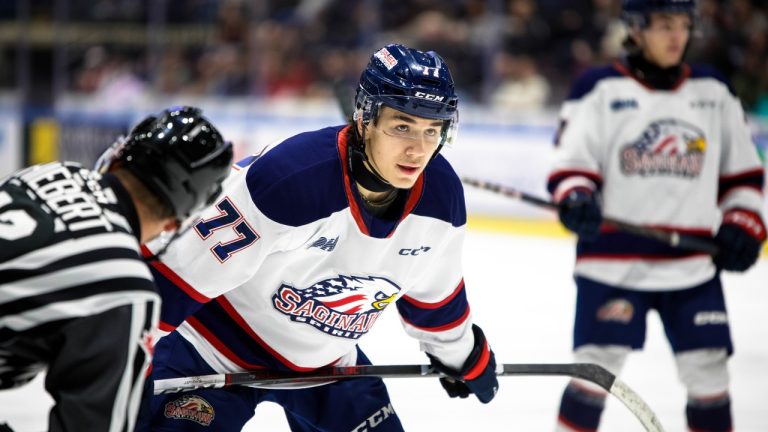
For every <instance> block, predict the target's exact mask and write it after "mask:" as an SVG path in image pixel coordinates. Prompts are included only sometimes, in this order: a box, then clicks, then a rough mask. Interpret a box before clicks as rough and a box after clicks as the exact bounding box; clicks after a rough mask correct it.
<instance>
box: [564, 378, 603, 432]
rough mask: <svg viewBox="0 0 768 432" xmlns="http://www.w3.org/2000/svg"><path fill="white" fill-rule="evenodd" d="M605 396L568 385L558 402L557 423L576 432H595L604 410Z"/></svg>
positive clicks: (574, 385)
mask: <svg viewBox="0 0 768 432" xmlns="http://www.w3.org/2000/svg"><path fill="white" fill-rule="evenodd" d="M605 398H606V395H605V394H598V393H596V392H591V391H589V390H587V389H584V388H582V387H580V386H578V385H576V384H573V383H571V384H568V387H566V388H565V391H564V392H563V398H562V399H561V400H560V413H559V416H558V421H559V422H560V423H562V424H563V425H565V426H566V427H568V428H569V429H573V430H576V431H583V432H587V431H596V430H597V425H598V424H600V415H601V414H602V413H603V408H605Z"/></svg>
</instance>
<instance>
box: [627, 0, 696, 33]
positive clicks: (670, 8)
mask: <svg viewBox="0 0 768 432" xmlns="http://www.w3.org/2000/svg"><path fill="white" fill-rule="evenodd" d="M653 12H671V13H674V12H682V13H687V14H688V15H690V16H691V18H693V17H694V14H695V12H696V0H623V2H622V18H623V19H624V21H625V22H626V23H627V24H629V25H639V26H641V27H645V26H647V25H648V24H649V23H650V14H651V13H653Z"/></svg>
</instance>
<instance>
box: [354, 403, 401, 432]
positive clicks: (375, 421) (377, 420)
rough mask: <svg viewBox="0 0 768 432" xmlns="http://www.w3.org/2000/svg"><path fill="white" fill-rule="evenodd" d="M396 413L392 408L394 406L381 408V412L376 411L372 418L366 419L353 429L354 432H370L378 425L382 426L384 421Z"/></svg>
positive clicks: (388, 405)
mask: <svg viewBox="0 0 768 432" xmlns="http://www.w3.org/2000/svg"><path fill="white" fill-rule="evenodd" d="M394 413H395V409H394V408H392V404H387V405H386V406H383V407H381V409H380V410H378V411H376V412H375V413H373V414H371V416H370V417H368V418H367V419H365V421H364V422H362V423H360V424H359V425H357V427H356V428H354V429H352V432H366V431H369V430H371V429H373V428H375V427H377V426H378V425H380V424H381V423H382V422H383V421H384V420H386V419H387V417H389V416H390V415H392V414H394Z"/></svg>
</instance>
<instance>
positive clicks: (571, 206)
mask: <svg viewBox="0 0 768 432" xmlns="http://www.w3.org/2000/svg"><path fill="white" fill-rule="evenodd" d="M557 204H558V206H559V209H558V215H559V216H560V222H562V223H563V225H565V227H566V228H568V229H569V230H571V231H573V232H575V233H576V234H577V235H578V236H579V237H581V238H582V239H584V240H593V239H595V238H596V237H597V234H598V233H599V232H600V224H601V223H602V221H603V216H602V212H601V211H600V204H599V203H598V200H597V196H596V193H593V192H591V191H588V190H584V189H574V190H572V191H571V192H569V193H568V195H566V196H565V197H564V198H563V199H562V200H560V202H558V203H557Z"/></svg>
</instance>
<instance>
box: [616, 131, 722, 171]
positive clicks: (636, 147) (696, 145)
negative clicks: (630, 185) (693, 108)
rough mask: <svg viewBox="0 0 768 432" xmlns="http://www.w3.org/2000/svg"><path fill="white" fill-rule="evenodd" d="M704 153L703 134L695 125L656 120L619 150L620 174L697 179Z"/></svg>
mask: <svg viewBox="0 0 768 432" xmlns="http://www.w3.org/2000/svg"><path fill="white" fill-rule="evenodd" d="M706 150H707V140H706V138H705V137H704V133H703V132H702V131H701V130H700V129H698V128H697V127H695V126H694V125H692V124H690V123H686V122H683V121H680V120H675V119H663V120H658V121H655V122H653V123H651V124H650V125H648V127H646V128H645V130H644V131H643V132H642V133H641V134H640V137H639V138H638V139H636V140H635V141H633V142H630V143H629V144H627V145H625V146H624V148H623V149H622V150H621V153H620V154H621V170H622V172H624V174H626V175H633V174H638V175H641V176H651V175H674V176H680V177H697V176H698V175H699V173H701V169H702V166H703V165H704V153H705V152H706Z"/></svg>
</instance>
